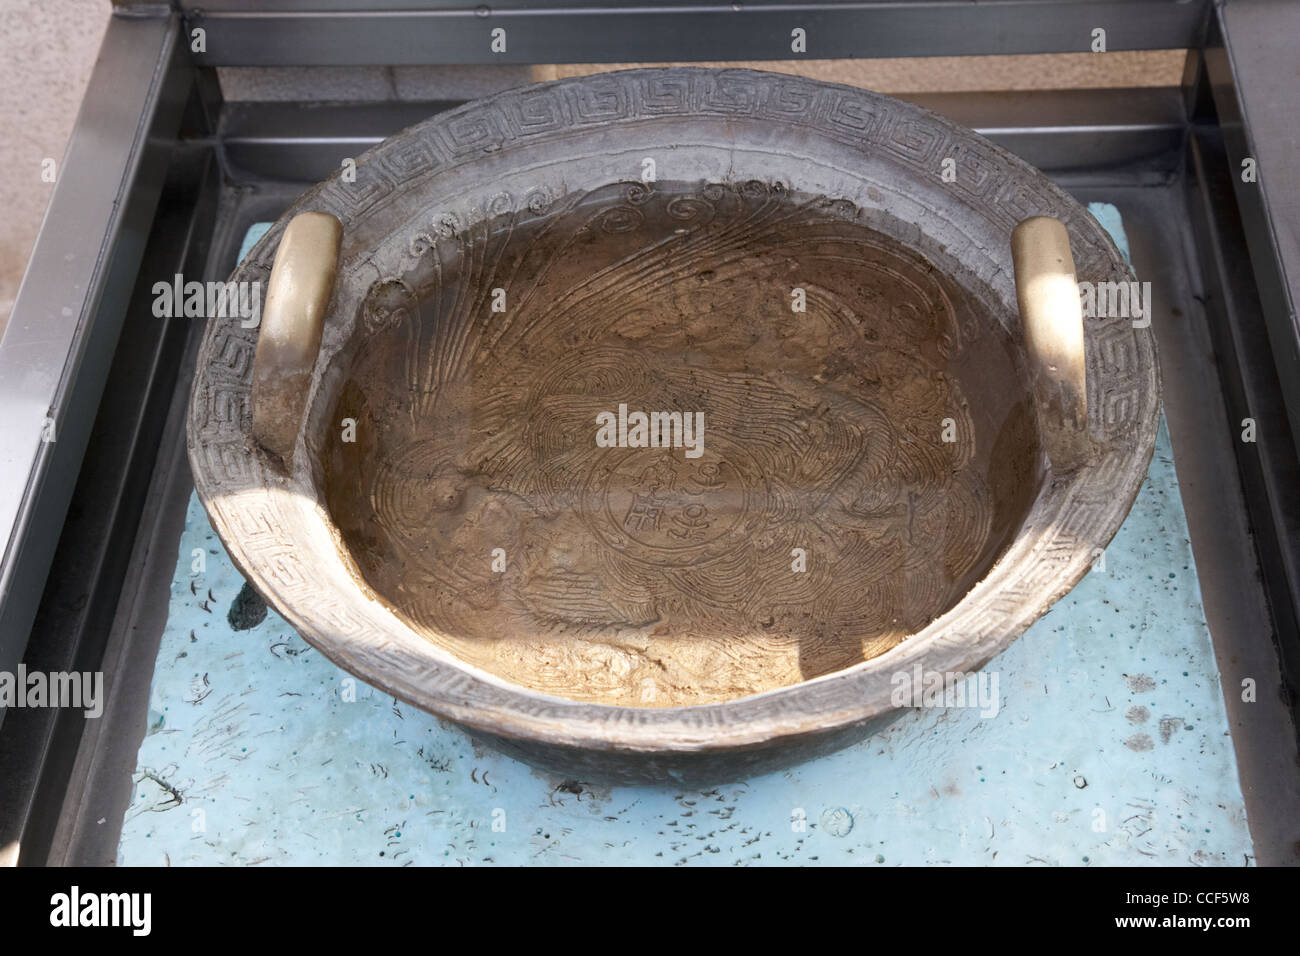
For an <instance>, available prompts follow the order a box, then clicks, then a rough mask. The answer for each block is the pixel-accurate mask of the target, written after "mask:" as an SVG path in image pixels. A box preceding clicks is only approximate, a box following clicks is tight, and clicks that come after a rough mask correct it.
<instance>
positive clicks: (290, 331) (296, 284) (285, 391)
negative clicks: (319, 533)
mask: <svg viewBox="0 0 1300 956" xmlns="http://www.w3.org/2000/svg"><path fill="white" fill-rule="evenodd" d="M342 240H343V225H342V224H341V223H340V222H339V221H338V220H337V219H336V218H334V217H333V216H331V215H329V214H328V213H323V212H304V213H301V214H299V215H297V216H294V218H293V220H292V221H291V222H290V223H289V225H288V226H286V227H285V230H284V233H283V235H281V237H280V247H279V249H277V250H276V253H275V263H274V265H272V266H271V278H270V279H269V280H268V281H267V284H266V303H265V305H264V307H263V309H262V322H261V329H260V331H259V332H258V336H257V353H256V355H255V356H254V358H253V388H252V398H251V402H252V406H253V438H254V440H256V441H257V443H258V444H259V445H261V446H262V447H263V448H265V449H266V450H267V451H269V452H273V453H274V454H276V455H279V456H280V458H281V459H282V460H283V461H284V463H285V465H286V466H287V465H288V464H289V461H290V459H291V458H292V456H293V448H294V444H295V443H296V442H297V440H298V430H299V428H301V427H302V418H303V414H304V412H305V411H306V408H307V394H308V391H309V386H310V384H311V373H312V369H313V367H314V366H315V364H316V354H317V353H318V352H319V351H320V342H321V330H322V329H323V328H324V326H325V310H326V308H327V307H328V306H329V301H330V293H331V292H332V291H333V289H334V276H335V274H336V273H337V271H338V260H339V247H340V245H341V243H342Z"/></svg>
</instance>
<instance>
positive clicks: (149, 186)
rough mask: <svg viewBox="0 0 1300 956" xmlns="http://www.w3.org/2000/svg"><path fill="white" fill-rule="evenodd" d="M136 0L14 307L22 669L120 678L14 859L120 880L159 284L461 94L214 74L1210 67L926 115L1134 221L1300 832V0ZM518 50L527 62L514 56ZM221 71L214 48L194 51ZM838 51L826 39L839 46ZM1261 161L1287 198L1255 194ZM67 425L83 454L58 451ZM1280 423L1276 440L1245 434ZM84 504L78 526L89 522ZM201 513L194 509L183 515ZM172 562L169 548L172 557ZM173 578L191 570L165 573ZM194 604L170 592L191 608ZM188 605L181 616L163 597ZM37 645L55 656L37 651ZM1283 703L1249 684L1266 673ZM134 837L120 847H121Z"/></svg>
mask: <svg viewBox="0 0 1300 956" xmlns="http://www.w3.org/2000/svg"><path fill="white" fill-rule="evenodd" d="M348 6H349V4H348V3H347V0H316V2H314V3H310V4H309V3H306V2H298V0H269V2H264V3H261V4H258V5H257V7H258V9H257V10H256V11H253V10H251V9H250V4H248V3H247V2H245V0H208V2H205V3H203V4H201V5H200V4H197V3H191V2H189V0H183V2H180V3H179V4H176V5H175V6H174V7H171V8H169V7H167V6H164V5H161V4H153V3H137V2H129V3H123V2H119V3H118V8H117V10H116V13H115V15H114V17H113V19H112V21H111V25H110V27H109V31H108V34H107V35H106V37H105V40H104V48H103V51H102V53H101V58H100V61H99V63H98V65H97V67H96V70H95V74H94V77H93V78H92V81H91V84H90V88H89V91H88V93H87V97H86V100H85V103H84V104H83V107H82V112H81V115H80V117H79V121H78V125H77V128H76V131H75V132H74V135H73V138H72V142H71V144H70V146H69V149H68V153H67V156H66V157H65V159H64V162H63V163H62V174H61V176H60V181H59V184H58V186H57V188H56V191H55V195H54V199H53V201H52V203H51V206H50V211H49V213H48V215H47V219H46V223H45V226H44V228H43V229H42V232H41V236H40V239H39V241H38V244H37V247H36V251H35V253H34V255H33V258H32V262H31V265H30V267H29V269H28V274H27V276H26V278H25V280H24V283H23V286H22V289H21V290H20V294H19V298H18V301H17V303H16V305H15V309H14V312H13V317H12V318H11V320H10V324H9V326H8V329H7V331H6V333H5V337H4V338H3V340H0V401H2V402H3V406H4V407H5V409H6V411H7V414H6V416H5V417H4V420H3V424H0V429H2V430H3V431H2V433H0V540H4V541H6V542H7V546H6V548H5V550H4V553H3V556H0V669H12V668H13V666H14V665H15V664H16V662H17V661H18V660H19V659H20V658H23V657H24V654H25V660H26V661H27V662H28V664H29V666H38V665H39V666H42V667H44V668H45V669H61V668H71V667H73V666H76V667H78V668H79V669H95V668H102V669H103V670H105V671H106V677H107V680H108V682H109V685H110V704H109V709H108V711H107V712H106V714H105V717H104V718H102V719H101V720H100V721H98V722H87V721H84V720H83V719H81V718H80V716H79V715H70V714H62V713H58V712H53V711H40V712H37V711H15V712H13V713H10V714H8V715H6V716H4V723H3V724H2V725H0V861H5V859H6V857H7V858H8V860H9V861H10V862H12V860H13V859H14V858H18V859H21V861H23V862H47V861H54V862H111V858H112V857H111V854H112V845H113V844H112V840H110V837H109V836H106V835H105V831H104V828H96V827H87V826H85V821H86V820H87V819H91V820H94V819H98V818H99V817H100V816H106V817H111V814H112V813H113V812H115V808H117V810H118V812H119V819H120V809H121V807H122V806H124V804H123V803H122V801H124V800H125V798H126V795H125V793H124V792H123V789H122V785H121V784H122V772H123V768H124V767H125V768H126V773H127V774H128V777H127V782H128V783H129V770H130V767H131V766H132V764H131V763H130V761H131V760H133V758H134V753H135V745H136V744H137V743H138V740H139V736H140V735H141V734H142V733H143V719H144V718H143V710H142V709H141V708H142V707H143V706H144V704H143V703H142V701H147V695H148V681H149V675H148V672H147V667H146V666H145V665H148V664H151V662H152V657H151V656H150V655H151V648H152V649H153V651H155V652H156V645H157V637H158V633H160V630H161V625H160V623H159V619H158V617H159V613H160V608H159V606H158V593H157V592H158V587H159V585H158V584H157V578H158V576H159V574H160V573H161V574H163V575H164V577H165V576H166V575H167V574H169V569H168V561H169V560H170V557H169V556H168V554H167V551H166V549H167V547H169V546H171V545H170V544H169V542H174V537H172V536H174V535H175V534H177V533H178V531H177V529H176V526H175V523H176V520H177V516H176V505H177V502H178V501H181V502H183V501H184V500H185V498H187V497H188V492H189V476H188V472H187V470H186V469H185V465H184V460H183V455H182V454H179V453H178V452H177V449H178V447H179V446H178V442H177V436H178V435H179V434H180V428H181V425H180V424H179V422H180V421H181V419H180V417H179V415H178V412H177V409H178V408H179V407H180V406H181V404H182V399H183V397H184V395H185V393H186V392H187V390H188V383H189V376H190V374H191V371H192V362H193V350H194V345H195V343H196V338H195V336H194V334H193V332H194V331H195V330H194V329H191V328H189V327H186V326H184V325H181V324H178V323H176V322H174V321H172V322H170V323H166V322H159V321H157V320H152V318H151V316H150V315H149V311H148V284H149V282H150V281H151V278H152V277H156V276H158V275H169V274H171V272H172V271H177V270H181V271H185V272H187V273H192V274H196V275H197V274H199V273H203V274H204V277H205V278H216V277H220V276H224V275H225V274H226V273H228V271H229V269H230V268H231V266H232V265H233V257H234V252H235V247H236V245H237V243H238V237H239V236H240V235H241V234H242V230H243V228H244V227H245V226H246V225H247V224H248V223H251V222H252V221H256V220H258V219H268V218H274V217H275V216H277V215H278V214H279V212H280V211H281V210H283V208H285V206H287V205H288V203H289V202H290V201H291V200H292V199H293V198H294V196H296V195H297V193H298V192H300V191H301V189H302V188H303V187H304V186H305V185H307V184H309V183H311V182H314V181H316V180H318V179H320V178H323V177H324V176H325V175H327V174H328V172H329V171H330V170H332V169H333V168H335V167H336V165H337V163H338V162H339V160H340V159H341V158H342V157H344V156H355V155H356V154H357V153H358V152H360V151H361V150H362V149H364V148H365V146H367V145H369V144H371V143H374V142H377V141H378V140H380V139H382V138H383V137H384V136H386V135H389V134H390V133H392V132H395V131H396V130H398V129H400V128H402V127H404V126H406V125H409V124H410V123H412V122H414V121H416V120H418V119H421V118H423V117H424V116H427V115H429V114H430V113H432V112H436V111H437V110H440V109H444V108H446V107H448V106H449V105H454V104H452V103H450V102H447V101H438V102H432V101H431V102H423V103H384V104H379V105H367V106H366V107H364V108H362V107H358V106H355V105H354V106H348V105H322V104H303V103H277V104H239V105H235V104H223V103H222V102H221V98H220V94H219V92H218V90H217V84H216V82H215V77H214V70H213V68H214V67H217V66H237V65H257V64H274V65H289V64H301V65H312V64H319V65H349V64H376V65H403V64H433V63H492V62H497V63H499V62H515V63H526V62H577V61H604V62H621V61H626V62H645V61H654V60H698V59H710V60H717V59H740V58H745V59H776V58H785V59H788V58H790V53H789V31H790V29H791V28H792V27H793V26H803V27H805V29H807V30H808V32H809V53H808V54H807V55H808V56H810V57H816V58H822V57H826V58H830V57H837V56H838V57H845V56H859V57H860V56H883V55H890V56H901V55H911V56H918V55H938V54H958V53H1016V52H1061V51H1070V50H1079V51H1083V50H1086V49H1087V44H1088V39H1089V37H1090V31H1091V29H1092V28H1093V27H1095V26H1102V27H1105V28H1106V29H1107V31H1108V42H1109V48H1110V49H1113V50H1115V49H1143V48H1148V49H1149V48H1189V49H1191V50H1193V51H1194V52H1193V54H1192V56H1191V57H1190V58H1189V69H1188V71H1187V76H1186V79H1185V82H1184V84H1183V86H1182V88H1180V89H1168V90H1141V91H1102V92H1077V93H1041V94H1016V95H1005V94H958V95H945V96H925V97H914V98H913V99H915V100H916V101H917V102H920V103H922V105H925V106H928V107H930V108H932V109H936V110H938V111H940V112H943V113H945V114H947V115H949V116H951V117H952V118H954V119H956V120H958V121H959V122H962V123H964V124H966V125H969V126H972V127H974V128H976V129H978V130H980V131H981V132H983V133H984V134H985V135H988V136H990V137H991V138H993V139H995V140H996V141H998V142H1000V143H1002V144H1003V145H1005V146H1007V147H1008V148H1010V149H1012V150H1014V151H1015V152H1017V153H1019V154H1020V155H1022V156H1024V157H1025V158H1027V159H1028V160H1029V161H1030V162H1033V163H1034V164H1035V165H1038V166H1040V167H1041V168H1043V169H1045V170H1046V171H1048V172H1049V174H1051V175H1052V176H1053V177H1054V178H1056V179H1057V181H1058V182H1060V183H1061V184H1062V185H1063V186H1065V187H1066V188H1067V189H1070V190H1071V191H1073V192H1074V193H1075V194H1076V195H1077V196H1079V197H1080V198H1082V199H1089V198H1107V199H1109V200H1110V201H1115V202H1118V203H1119V204H1120V206H1121V210H1122V212H1123V213H1124V214H1125V217H1126V220H1127V221H1129V222H1131V223H1135V224H1136V225H1135V227H1134V228H1132V230H1131V231H1132V237H1131V238H1132V239H1133V254H1134V257H1135V261H1136V265H1137V268H1138V270H1139V272H1140V273H1141V274H1144V275H1147V274H1149V275H1151V276H1152V277H1153V278H1159V281H1160V282H1161V284H1162V285H1161V287H1162V288H1167V289H1168V290H1169V292H1168V295H1169V296H1170V298H1171V300H1172V301H1176V302H1177V303H1178V308H1179V310H1180V311H1181V312H1182V313H1183V314H1184V315H1185V316H1186V318H1187V325H1186V327H1185V328H1180V329H1171V330H1169V331H1168V332H1167V333H1166V334H1165V335H1164V336H1162V339H1161V346H1162V349H1161V361H1162V367H1163V370H1164V380H1165V387H1166V414H1167V416H1168V419H1169V425H1170V431H1171V434H1172V436H1173V439H1174V447H1175V449H1176V450H1177V453H1178V468H1179V473H1180V478H1181V479H1182V484H1183V495H1184V503H1185V505H1186V506H1187V511H1188V515H1189V523H1190V524H1191V531H1192V539H1193V547H1194V550H1195V553H1196V557H1197V563H1198V566H1199V567H1200V568H1201V572H1202V574H1201V579H1202V586H1203V592H1204V593H1203V597H1204V601H1205V606H1206V612H1207V618H1208V619H1209V622H1210V626H1211V631H1212V633H1213V635H1214V638H1215V642H1216V650H1217V651H1218V654H1219V659H1220V661H1221V662H1222V663H1221V666H1222V667H1223V669H1224V672H1223V682H1224V686H1225V690H1226V691H1228V692H1227V693H1226V694H1225V700H1226V702H1227V704H1228V708H1229V715H1230V718H1231V719H1232V721H1233V726H1234V732H1233V733H1234V742H1235V744H1236V747H1237V752H1238V761H1239V765H1240V768H1241V773H1242V776H1243V780H1245V781H1247V782H1248V786H1247V787H1246V788H1245V789H1246V790H1247V791H1248V812H1249V814H1250V818H1251V825H1252V831H1253V833H1254V835H1255V840H1256V844H1257V847H1259V849H1260V852H1259V859H1260V862H1288V861H1290V862H1295V860H1294V859H1291V858H1290V857H1288V854H1291V855H1292V856H1294V854H1295V853H1296V850H1295V846H1296V845H1297V843H1296V841H1297V838H1300V773H1297V771H1296V762H1295V758H1296V749H1297V748H1296V731H1295V723H1294V711H1293V709H1294V706H1295V701H1296V699H1297V697H1298V696H1300V693H1298V689H1297V679H1298V676H1300V631H1298V629H1297V621H1298V620H1300V613H1297V609H1298V608H1300V604H1298V603H1297V601H1298V600H1300V574H1298V573H1297V571H1298V568H1300V561H1298V560H1297V557H1298V555H1300V502H1297V500H1296V499H1297V497H1300V496H1296V495H1295V494H1294V489H1295V488H1296V487H1297V486H1298V483H1300V469H1297V465H1296V460H1297V455H1296V444H1297V443H1296V441H1295V440H1294V438H1295V435H1296V434H1300V375H1297V374H1296V373H1297V372H1298V371H1300V333H1298V332H1297V324H1296V312H1295V303H1296V301H1297V298H1298V293H1300V248H1298V247H1297V246H1296V243H1295V237H1296V236H1300V200H1297V199H1296V195H1297V189H1296V187H1297V185H1300V152H1298V151H1297V149H1296V145H1297V144H1296V137H1297V130H1298V129H1300V122H1297V121H1298V120H1300V115H1298V113H1300V106H1298V105H1297V104H1298V103H1300V97H1298V96H1297V95H1296V93H1297V91H1296V90H1295V89H1294V87H1293V86H1292V87H1287V86H1286V85H1285V84H1287V83H1291V84H1294V78H1293V72H1294V71H1293V69H1292V70H1290V72H1288V70H1289V68H1290V66H1291V65H1293V62H1294V53H1293V50H1291V49H1288V43H1289V42H1291V41H1292V40H1293V39H1294V37H1295V36H1297V35H1300V7H1297V6H1295V5H1290V4H1287V3H1284V2H1280V0H1231V2H1227V3H1223V4H1217V5H1211V4H1210V3H1208V2H1202V0H1192V2H1186V3H1180V2H1176V0H1134V2H1123V3H1120V2H1112V0H1095V2H1094V0H1022V2H1011V0H1009V2H992V3H982V4H978V5H976V4H970V3H967V2H931V3H892V2H891V3H884V2H879V3H877V2H853V3H833V2H827V3H819V4H800V3H793V2H787V3H770V2H760V3H745V4H736V5H730V4H721V5H705V4H695V3H684V2H675V0H670V2H662V0H661V2H658V3H654V4H646V5H642V6H638V7H631V6H630V5H626V4H619V5H613V4H602V3H598V2H596V0H574V2H573V3H570V4H567V5H566V6H565V7H563V8H561V7H550V6H546V7H542V6H538V5H534V4H527V3H521V2H517V0H512V2H508V3H505V4H495V5H493V7H492V8H491V9H490V10H488V9H487V8H486V7H482V8H478V9H477V10H470V9H467V8H464V7H459V8H458V7H456V6H455V5H454V4H453V3H451V2H450V0H432V2H430V0H423V2H421V0H390V2H389V3H387V4H386V7H387V10H386V11H385V12H382V13H380V12H373V11H370V12H357V11H353V10H349V9H348ZM498 26H503V27H505V28H506V29H507V35H508V38H509V39H508V43H507V50H508V52H507V53H505V54H493V53H491V51H490V49H489V48H488V46H487V43H486V39H485V38H486V37H487V35H488V33H489V31H490V29H492V28H495V27H498ZM198 28H202V29H203V30H204V31H205V34H204V37H205V43H206V52H203V53H191V51H190V42H191V35H192V34H191V31H192V30H194V29H198ZM823 44H824V45H823ZM1248 156H1249V157H1254V158H1255V159H1256V160H1257V161H1258V164H1259V168H1260V182H1259V183H1257V184H1253V185H1250V184H1246V183H1243V182H1241V181H1240V177H1239V176H1238V175H1236V170H1237V169H1239V167H1240V161H1241V159H1243V158H1246V157H1248ZM47 416H48V417H49V418H51V419H53V422H54V437H55V439H56V440H55V441H53V442H45V441H42V435H43V434H44V433H45V430H46V428H47V425H46V420H47ZM1243 417H1254V418H1255V419H1256V420H1257V422H1258V425H1259V429H1260V434H1261V439H1260V441H1259V442H1257V443H1256V444H1254V445H1244V444H1243V443H1241V442H1240V441H1235V440H1233V436H1234V435H1235V433H1236V431H1237V426H1236V423H1237V422H1239V421H1240V420H1241V418H1243ZM70 503H71V504H72V506H73V507H72V508H71V510H70V508H69V505H70ZM181 508H182V510H181V514H182V516H183V504H182V506H181ZM160 552H161V554H162V557H161V558H160V557H159V554H160ZM159 562H160V563H159ZM164 590H165V588H164ZM163 607H164V608H165V605H163ZM29 635H30V637H31V640H30V643H29ZM1243 675H1244V676H1252V677H1255V678H1256V679H1257V680H1258V681H1259V683H1260V691H1259V702H1258V703H1257V704H1254V705H1243V704H1242V702H1241V701H1239V700H1238V699H1237V695H1235V694H1233V693H1231V690H1232V688H1234V687H1235V686H1236V683H1237V681H1238V680H1239V679H1240V677H1241V676H1243ZM114 839H115V837H114Z"/></svg>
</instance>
